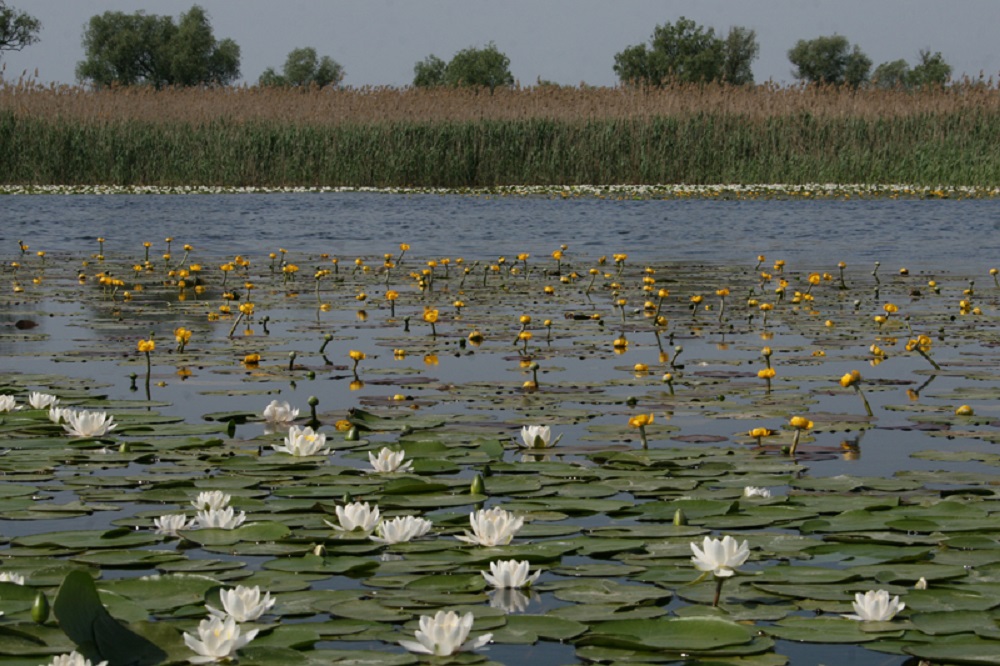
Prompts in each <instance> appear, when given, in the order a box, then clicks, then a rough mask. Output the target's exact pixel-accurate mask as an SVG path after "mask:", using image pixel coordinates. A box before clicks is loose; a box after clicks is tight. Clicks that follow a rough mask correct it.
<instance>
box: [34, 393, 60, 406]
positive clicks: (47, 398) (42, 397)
mask: <svg viewBox="0 0 1000 666" xmlns="http://www.w3.org/2000/svg"><path fill="white" fill-rule="evenodd" d="M28 404H29V405H31V407H32V409H48V408H49V407H55V406H56V405H58V404H59V398H57V397H55V396H54V395H52V394H50V393H39V392H38V391H32V392H31V393H29V394H28Z"/></svg>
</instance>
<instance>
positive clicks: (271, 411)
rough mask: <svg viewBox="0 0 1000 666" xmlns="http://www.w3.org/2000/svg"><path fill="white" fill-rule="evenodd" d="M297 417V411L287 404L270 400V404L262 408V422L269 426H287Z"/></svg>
mask: <svg viewBox="0 0 1000 666" xmlns="http://www.w3.org/2000/svg"><path fill="white" fill-rule="evenodd" d="M298 417H299V410H298V409H295V408H294V407H292V406H291V405H290V404H288V402H278V401H277V400H272V401H271V404H269V405H268V406H267V407H265V408H264V420H265V421H267V422H268V423H270V424H271V425H289V424H291V422H292V421H294V420H295V419H297V418H298Z"/></svg>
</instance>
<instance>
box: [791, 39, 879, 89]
mask: <svg viewBox="0 0 1000 666" xmlns="http://www.w3.org/2000/svg"><path fill="white" fill-rule="evenodd" d="M788 59H789V60H790V61H791V62H792V64H793V65H795V71H794V74H795V78H797V79H799V80H801V81H807V82H809V83H828V84H833V85H841V84H845V83H846V84H847V85H849V86H851V87H853V88H857V87H858V86H861V85H863V84H865V83H866V82H867V81H868V74H869V72H870V71H871V67H872V61H871V58H869V57H868V56H867V55H865V54H864V53H863V52H862V51H861V49H860V48H858V46H857V44H855V45H854V46H853V47H852V46H851V43H850V42H849V41H847V38H846V37H844V36H843V35H829V36H826V37H816V38H815V39H809V40H806V39H800V40H799V41H798V42H796V43H795V46H793V47H792V48H791V49H789V51H788Z"/></svg>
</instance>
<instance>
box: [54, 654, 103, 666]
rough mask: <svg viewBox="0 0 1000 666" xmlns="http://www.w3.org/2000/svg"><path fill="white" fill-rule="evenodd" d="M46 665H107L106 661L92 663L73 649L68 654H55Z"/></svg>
mask: <svg viewBox="0 0 1000 666" xmlns="http://www.w3.org/2000/svg"><path fill="white" fill-rule="evenodd" d="M47 666H108V662H106V661H102V662H100V663H98V664H92V663H91V661H90V660H89V659H86V658H85V657H84V656H83V655H82V654H80V653H79V652H76V651H73V652H70V653H69V654H60V655H56V656H55V657H53V658H52V661H50V662H49V663H48V665H47Z"/></svg>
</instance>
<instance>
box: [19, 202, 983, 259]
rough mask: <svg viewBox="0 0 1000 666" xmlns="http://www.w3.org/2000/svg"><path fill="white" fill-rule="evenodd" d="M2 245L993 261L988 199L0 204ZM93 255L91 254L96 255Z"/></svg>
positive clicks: (335, 252)
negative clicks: (99, 243) (167, 244)
mask: <svg viewBox="0 0 1000 666" xmlns="http://www.w3.org/2000/svg"><path fill="white" fill-rule="evenodd" d="M0 208H2V210H3V229H2V232H0V233H2V238H0V242H2V243H4V245H5V246H13V247H14V248H15V249H16V245H14V244H15V243H16V241H17V240H18V239H24V240H25V242H28V243H29V244H31V245H32V246H33V249H34V248H35V247H37V248H39V249H46V250H47V251H50V252H51V251H57V250H68V249H79V248H80V244H81V242H93V241H94V239H95V238H97V237H98V236H103V237H104V238H107V239H108V241H107V244H106V249H107V251H108V252H115V251H121V250H123V249H131V248H134V247H136V246H137V245H138V244H141V243H142V242H143V241H159V240H162V238H163V237H165V236H168V235H169V236H172V237H174V238H176V239H177V242H178V243H190V244H192V245H194V246H195V247H197V248H199V249H200V250H209V251H210V249H211V248H213V247H218V248H219V249H220V252H226V253H229V252H234V253H237V252H238V253H259V252H261V251H262V250H264V251H268V250H270V251H273V250H276V249H277V248H278V247H283V248H286V249H288V250H289V251H293V250H300V251H304V250H309V251H317V252H329V253H330V254H333V255H337V256H341V257H343V256H356V255H369V256H371V255H380V254H381V253H383V252H393V251H395V250H396V247H397V245H398V244H399V243H400V242H406V243H409V244H410V245H411V246H412V247H413V251H414V252H415V253H419V254H420V255H421V256H434V255H440V256H452V257H455V256H464V257H466V258H473V259H488V258H496V257H497V256H502V255H505V256H512V255H516V254H518V253H521V252H529V253H532V254H534V255H538V256H547V255H548V254H549V253H550V252H551V251H552V250H554V249H556V248H557V247H558V245H560V244H562V243H565V244H567V245H569V246H570V251H572V252H575V253H581V254H590V255H595V256H596V255H603V254H608V253H611V252H627V253H629V255H630V256H631V257H633V258H635V259H637V260H643V261H673V260H677V261H698V262H716V263H724V264H732V263H740V264H746V263H750V262H752V261H754V258H755V257H756V256H757V255H758V254H765V255H767V257H768V259H777V258H783V259H785V260H786V261H788V262H789V265H790V266H794V267H796V268H800V269H827V270H832V269H833V268H834V267H835V266H836V264H837V262H838V261H841V260H844V261H848V262H850V263H864V264H867V263H874V262H875V261H880V262H882V264H883V265H884V266H885V267H886V268H893V269H895V268H897V267H898V266H904V265H905V266H908V267H911V268H922V267H935V268H937V269H940V270H948V269H953V268H958V267H960V268H961V269H962V270H965V271H968V272H970V273H972V272H979V271H984V270H987V269H988V268H990V267H991V266H992V265H993V264H994V263H996V262H998V261H1000V234H998V233H997V232H998V230H1000V203H998V202H996V201H992V200H972V199H970V200H961V201H955V200H931V201H924V200H888V199H880V200H858V199H852V200H849V201H843V200H816V201H802V200H749V201H711V200H652V199H650V200H609V199H598V198H579V199H567V200H564V199H561V198H546V197H514V196H507V197H498V196H486V195H479V196H461V195H438V194H408V195H401V194H379V193H311V194H310V193H307V194H277V193H275V194H228V195H104V196H94V195H72V196H58V195H33V196H8V197H2V198H0ZM95 249H96V245H95Z"/></svg>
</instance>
